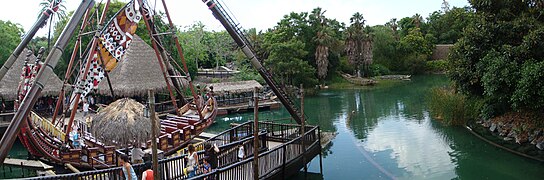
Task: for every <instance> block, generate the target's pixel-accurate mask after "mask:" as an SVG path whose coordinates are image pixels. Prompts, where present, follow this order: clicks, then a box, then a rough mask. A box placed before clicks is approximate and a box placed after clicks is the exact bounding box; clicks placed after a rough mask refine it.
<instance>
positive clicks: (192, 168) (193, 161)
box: [187, 144, 198, 178]
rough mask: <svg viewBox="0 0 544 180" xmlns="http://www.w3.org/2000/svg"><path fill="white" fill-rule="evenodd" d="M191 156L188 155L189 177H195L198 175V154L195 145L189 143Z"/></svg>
mask: <svg viewBox="0 0 544 180" xmlns="http://www.w3.org/2000/svg"><path fill="white" fill-rule="evenodd" d="M188 149H189V156H188V157H187V172H188V174H189V175H188V176H187V178H190V177H193V176H195V175H196V168H197V167H198V155H197V154H196V150H195V146H194V145H193V144H189V146H188Z"/></svg>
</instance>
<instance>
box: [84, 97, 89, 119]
mask: <svg viewBox="0 0 544 180" xmlns="http://www.w3.org/2000/svg"><path fill="white" fill-rule="evenodd" d="M88 113H89V103H88V102H87V100H83V118H85V117H87V114H88Z"/></svg>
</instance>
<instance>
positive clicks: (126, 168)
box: [119, 143, 219, 180]
mask: <svg viewBox="0 0 544 180" xmlns="http://www.w3.org/2000/svg"><path fill="white" fill-rule="evenodd" d="M187 149H188V150H189V153H188V155H187V157H186V161H187V163H186V164H187V165H186V167H185V168H184V171H185V172H186V173H187V178H191V177H194V176H196V175H197V172H198V173H202V174H206V173H209V172H212V171H213V169H214V168H217V154H218V153H219V148H218V147H217V145H215V144H213V145H212V144H210V143H206V144H204V149H205V151H204V158H203V159H201V160H200V159H199V158H198V155H197V152H196V149H195V146H194V145H193V144H189V146H188V147H187ZM131 154H132V161H129V157H128V156H127V155H125V154H121V155H120V156H119V162H120V165H121V167H123V168H122V169H123V175H124V177H125V179H127V180H137V179H138V177H137V175H136V172H135V171H134V168H133V167H132V164H140V163H142V162H143V157H144V156H145V152H144V151H143V150H142V149H141V148H139V147H135V148H133V149H132V151H131ZM146 165H148V167H147V170H146V171H144V172H143V173H142V176H141V177H142V180H148V179H153V170H152V169H151V167H150V166H151V165H150V164H148V163H146Z"/></svg>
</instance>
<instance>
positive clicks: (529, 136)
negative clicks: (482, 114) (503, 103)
mask: <svg viewBox="0 0 544 180" xmlns="http://www.w3.org/2000/svg"><path fill="white" fill-rule="evenodd" d="M531 117H535V116H533V114H531V113H520V112H511V113H507V114H505V115H502V116H499V117H495V118H492V119H488V120H481V121H478V122H476V124H475V125H472V128H473V129H474V130H475V131H477V132H478V133H480V134H482V135H483V136H484V137H485V138H488V139H489V140H491V141H494V142H496V143H497V144H499V145H502V146H505V147H507V148H509V149H512V150H515V151H517V152H520V153H523V154H526V155H529V156H533V157H536V158H537V159H544V128H542V127H538V126H536V125H535V123H534V121H533V120H531V119H532V118H531Z"/></svg>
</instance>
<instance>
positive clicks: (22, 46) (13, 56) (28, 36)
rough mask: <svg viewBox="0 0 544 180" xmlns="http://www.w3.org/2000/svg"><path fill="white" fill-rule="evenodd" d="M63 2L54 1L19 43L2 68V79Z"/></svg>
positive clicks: (0, 73)
mask: <svg viewBox="0 0 544 180" xmlns="http://www.w3.org/2000/svg"><path fill="white" fill-rule="evenodd" d="M61 2H62V1H60V0H59V1H53V4H52V5H51V7H49V8H47V9H46V10H45V11H43V13H42V15H41V16H40V18H39V19H38V20H37V21H36V23H34V25H33V26H32V27H31V28H30V30H29V31H28V32H27V33H26V34H25V36H24V37H23V40H22V41H21V43H19V45H18V46H17V48H15V50H14V51H13V52H12V53H11V55H10V56H9V58H8V60H6V62H5V63H4V65H3V66H2V68H0V79H2V78H4V76H5V75H6V73H7V72H8V70H9V68H11V66H13V63H14V62H15V60H16V59H17V58H18V57H19V55H21V52H23V50H24V49H25V48H26V46H27V45H28V43H29V42H30V40H32V38H33V37H34V35H36V32H38V30H39V29H40V28H41V27H43V26H44V25H45V23H46V22H47V19H49V17H50V16H51V14H53V13H55V12H56V11H57V10H58V8H59V7H58V6H59V4H60V3H61Z"/></svg>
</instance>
